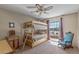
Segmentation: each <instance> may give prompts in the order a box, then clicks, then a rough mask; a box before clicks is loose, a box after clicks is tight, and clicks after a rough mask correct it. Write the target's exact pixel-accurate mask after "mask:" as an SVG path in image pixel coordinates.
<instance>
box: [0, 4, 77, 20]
mask: <svg viewBox="0 0 79 59" xmlns="http://www.w3.org/2000/svg"><path fill="white" fill-rule="evenodd" d="M34 5H35V4H2V5H0V8H2V9H5V10H9V11H12V12H16V13H20V14H23V15H29V16H32V17H35V18H39V19H44V18H50V17H55V16H59V15H64V14H69V13H74V12H77V11H78V10H79V4H44V6H53V8H52V9H51V10H50V11H48V13H47V14H41V15H40V16H38V15H37V14H36V13H32V12H31V11H32V10H35V8H30V9H29V8H27V6H34Z"/></svg>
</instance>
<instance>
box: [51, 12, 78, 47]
mask: <svg viewBox="0 0 79 59" xmlns="http://www.w3.org/2000/svg"><path fill="white" fill-rule="evenodd" d="M60 18H61V16H59V17H54V18H52V19H51V20H59V19H60ZM62 18H63V20H62V21H63V32H64V35H65V33H66V32H69V31H71V32H72V33H74V39H73V46H74V47H77V13H73V14H68V15H64V16H62Z"/></svg>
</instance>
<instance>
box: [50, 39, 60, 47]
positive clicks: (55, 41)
mask: <svg viewBox="0 0 79 59" xmlns="http://www.w3.org/2000/svg"><path fill="white" fill-rule="evenodd" d="M58 41H59V39H54V38H50V41H49V42H50V44H51V45H55V46H58Z"/></svg>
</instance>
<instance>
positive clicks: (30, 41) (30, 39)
mask: <svg viewBox="0 0 79 59" xmlns="http://www.w3.org/2000/svg"><path fill="white" fill-rule="evenodd" d="M34 24H35V25H37V24H38V25H40V26H46V27H47V24H46V23H43V22H40V21H34V20H33V21H28V22H25V23H24V26H23V28H24V29H25V30H24V38H25V39H26V40H25V41H26V45H28V46H30V47H35V46H37V45H38V44H40V43H42V42H44V41H46V40H47V29H45V30H44V29H41V30H40V29H39V32H44V34H45V37H43V38H41V39H39V40H34V39H33V37H34V36H35V35H38V34H37V32H38V30H35V28H34V26H33V25H34ZM28 28H30V30H29V31H28V30H26V29H28ZM27 35H29V36H28V37H27V38H26V36H27ZM40 35H41V34H40Z"/></svg>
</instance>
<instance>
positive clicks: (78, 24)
mask: <svg viewBox="0 0 79 59" xmlns="http://www.w3.org/2000/svg"><path fill="white" fill-rule="evenodd" d="M77 46H78V48H79V11H78V20H77Z"/></svg>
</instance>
